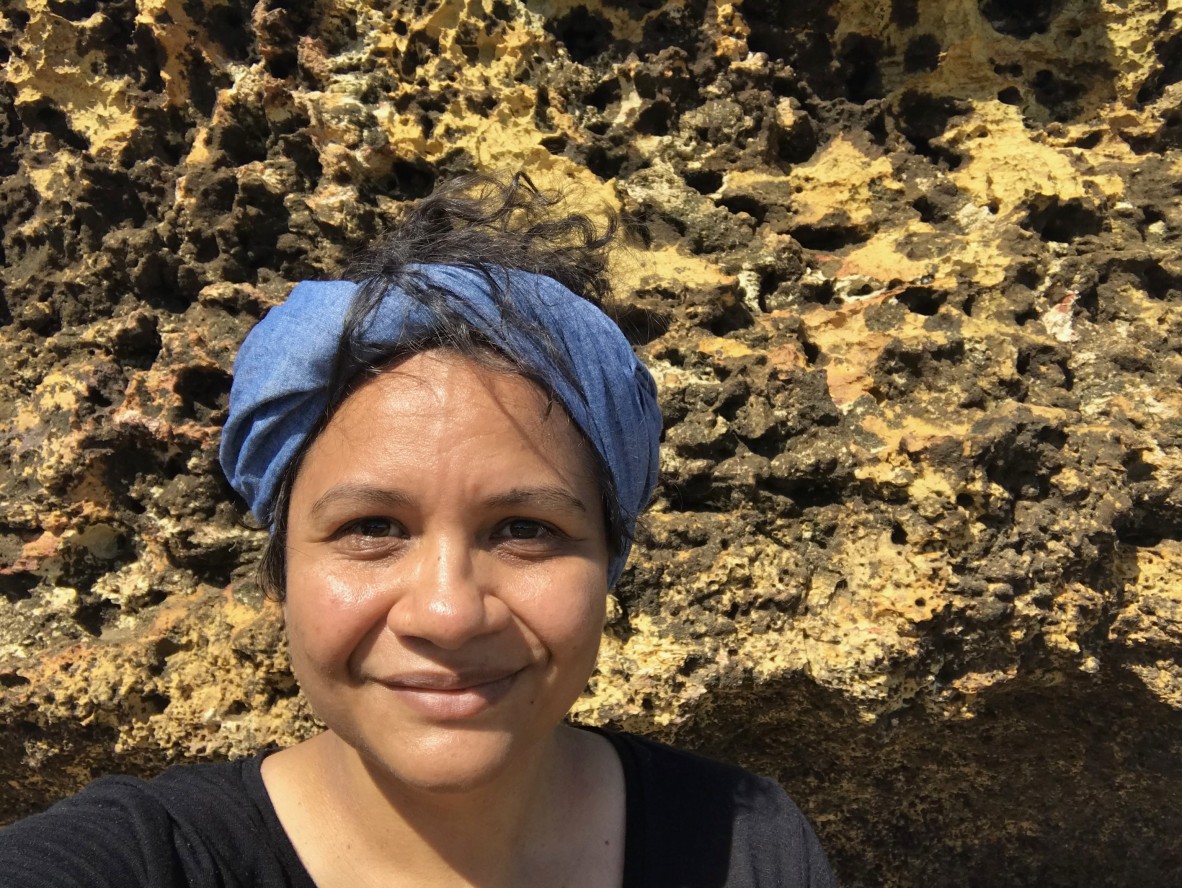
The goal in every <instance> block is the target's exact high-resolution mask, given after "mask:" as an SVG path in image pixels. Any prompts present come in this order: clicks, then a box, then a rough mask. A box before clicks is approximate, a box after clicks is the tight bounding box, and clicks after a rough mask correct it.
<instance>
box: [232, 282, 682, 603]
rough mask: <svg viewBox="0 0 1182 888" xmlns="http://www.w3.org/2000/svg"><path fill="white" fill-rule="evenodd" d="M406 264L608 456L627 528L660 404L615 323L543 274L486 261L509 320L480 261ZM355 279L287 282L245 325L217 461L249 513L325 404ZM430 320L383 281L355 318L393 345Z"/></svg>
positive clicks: (265, 506)
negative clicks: (376, 297)
mask: <svg viewBox="0 0 1182 888" xmlns="http://www.w3.org/2000/svg"><path fill="white" fill-rule="evenodd" d="M410 270H411V271H412V272H414V273H417V274H419V275H421V276H423V277H424V278H425V280H426V281H427V282H428V283H429V284H431V285H433V286H435V287H438V288H439V289H440V290H441V291H446V292H449V293H452V294H456V295H457V296H458V297H460V298H459V299H456V300H451V305H450V307H451V308H452V309H453V310H455V311H456V312H457V313H458V314H459V315H460V316H461V317H463V318H464V319H465V320H466V321H467V322H468V323H469V324H470V325H471V326H472V327H473V328H474V329H475V330H477V331H478V332H480V333H481V334H482V335H483V336H484V337H485V338H487V340H488V341H489V342H490V343H492V344H493V345H494V346H496V347H497V348H498V349H500V350H501V351H503V352H504V353H505V354H506V355H508V356H510V357H511V358H513V359H515V360H517V361H519V362H520V363H521V364H523V365H524V366H526V367H528V368H529V369H530V370H531V371H532V372H533V373H534V374H535V375H536V376H537V378H538V379H541V380H543V381H544V382H545V384H546V385H547V386H548V387H549V388H550V391H551V392H552V394H553V395H554V396H555V397H556V398H557V399H558V401H559V402H560V403H561V404H562V406H563V407H565V408H566V412H567V413H568V414H570V417H571V419H572V420H574V423H575V425H577V426H578V427H579V429H580V430H581V431H582V432H583V434H584V435H586V436H587V439H588V440H589V441H590V442H591V445H592V446H593V447H594V448H595V451H596V452H597V453H598V454H599V456H600V458H601V459H602V460H603V463H604V465H605V466H607V469H608V472H609V473H610V474H611V478H612V482H613V483H614V485H615V488H616V494H617V496H618V497H619V500H620V503H621V504H622V506H623V510H624V520H625V525H626V529H627V533H628V535H629V536H631V533H632V530H633V528H634V527H635V524H636V518H637V516H638V515H639V514H640V512H641V511H642V510H643V509H644V507H645V506H646V505H647V503H648V499H649V497H650V496H651V495H652V491H653V487H654V486H655V485H656V481H657V443H658V441H659V439H660V434H661V413H660V409H659V408H658V406H657V398H656V386H655V385H654V384H653V379H652V376H650V375H649V372H648V370H646V369H645V367H644V365H643V364H641V363H640V361H638V360H637V359H636V356H635V355H634V354H633V352H632V347H631V346H630V345H629V344H628V341H627V340H626V339H625V338H624V335H623V334H622V333H621V332H620V330H619V328H618V327H617V326H616V325H615V323H613V322H612V320H611V319H610V318H608V317H607V315H605V314H604V313H603V312H601V311H600V310H599V309H598V308H596V307H595V306H594V305H592V304H591V303H590V302H588V301H587V300H585V299H582V298H580V297H579V296H577V295H575V294H574V293H572V292H571V291H570V290H568V289H567V288H566V287H564V286H562V284H560V283H558V282H557V281H555V280H553V279H552V278H548V277H543V276H541V275H537V274H531V273H529V272H524V271H516V270H510V269H493V270H492V271H493V272H494V274H495V276H496V279H497V283H498V284H500V286H501V287H502V288H503V289H504V290H505V292H506V293H508V294H509V295H508V297H507V298H508V300H509V303H510V305H511V310H512V311H513V313H514V315H515V321H516V323H510V322H506V321H505V319H504V316H503V314H502V309H501V303H500V302H499V301H498V300H497V299H496V298H495V296H494V294H493V292H492V291H491V288H490V281H489V279H488V277H486V276H485V275H483V274H481V273H480V272H478V271H476V270H474V269H469V268H463V267H458V266H449V265H418V266H412V267H411V269H410ZM358 289H359V288H358V285H357V284H354V283H351V282H348V281H328V282H322V283H315V282H304V283H301V284H297V285H296V287H295V288H294V289H293V290H292V291H291V295H290V296H288V298H287V301H286V302H284V303H283V304H282V305H278V306H276V307H275V308H273V309H271V311H270V312H268V313H267V316H266V317H265V318H263V320H262V321H260V322H259V324H258V325H257V326H256V327H255V328H254V329H253V330H251V332H250V335H249V336H247V337H246V341H245V342H243V343H242V348H241V349H240V350H239V352H238V357H237V359H236V360H235V362H234V386H233V388H232V389H231V391H230V416H229V419H228V420H227V421H226V425H225V428H224V429H223V430H222V442H221V451H220V458H221V464H222V469H223V470H224V471H225V473H226V477H227V478H228V479H229V481H230V484H231V486H232V487H233V488H234V489H235V490H237V491H238V492H239V493H240V494H242V496H243V498H245V500H246V502H247V503H248V504H249V505H250V509H251V511H252V512H253V513H254V515H255V517H256V518H258V519H259V520H260V521H263V522H265V523H266V524H268V525H271V524H273V523H274V515H273V511H274V508H275V497H276V494H277V492H278V488H279V482H280V479H281V478H282V477H283V473H284V471H285V470H286V469H287V467H288V465H289V464H290V462H291V460H292V459H293V458H294V457H295V455H296V453H297V452H298V451H299V449H300V447H301V446H302V445H303V443H304V441H305V439H306V438H307V437H308V435H309V434H310V433H311V432H312V430H313V429H314V428H315V427H316V425H317V423H319V422H320V420H321V419H322V417H323V415H324V411H325V409H326V407H327V406H328V398H329V386H330V384H331V383H332V375H333V368H334V364H335V361H336V357H337V350H338V347H339V345H340V341H341V334H342V331H343V329H344V326H345V319H346V316H347V315H348V313H349V309H350V307H351V306H352V304H353V301H354V298H355V297H356V295H357V293H358ZM435 321H436V317H435V315H434V314H433V313H432V312H431V310H430V309H428V308H427V307H426V306H424V305H423V304H422V303H420V302H419V301H417V300H415V299H413V298H412V297H410V296H408V295H407V294H406V293H404V292H403V291H401V290H400V289H397V288H396V289H392V290H390V291H389V292H387V293H386V294H385V295H384V297H383V298H382V300H381V302H380V303H379V304H378V307H377V308H376V309H375V310H374V311H373V312H372V313H371V314H370V315H369V316H368V318H367V320H366V322H365V323H364V324H363V325H362V335H361V340H362V342H363V343H364V344H365V345H367V346H377V347H388V348H390V349H393V348H395V347H397V345H399V344H400V343H406V342H412V341H414V340H416V339H418V338H420V337H422V336H424V335H426V334H428V333H429V332H430V331H431V330H432V328H433V327H434V324H435ZM534 330H540V331H544V335H542V336H539V335H537V334H535V333H534V332H533V331H534ZM547 338H548V339H549V342H547V341H546V339H547ZM556 351H557V354H556V353H555V352H556ZM563 362H565V365H566V366H565V367H563V366H562V363H563ZM629 548H630V545H629V543H628V542H627V541H625V544H624V547H623V550H622V551H621V552H620V554H619V555H617V556H616V557H615V558H613V559H612V562H611V564H610V565H609V566H608V580H609V583H610V584H612V585H614V584H615V582H616V580H618V579H619V578H620V574H621V573H623V570H624V563H625V561H626V560H627V558H628V550H629Z"/></svg>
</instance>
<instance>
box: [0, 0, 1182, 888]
mask: <svg viewBox="0 0 1182 888" xmlns="http://www.w3.org/2000/svg"><path fill="white" fill-rule="evenodd" d="M1176 6H1177V4H1175V3H1173V2H1170V3H1164V2H1152V0H1122V2H1116V0H1056V2H1050V3H1039V4H1023V3H1015V2H1002V0H977V2H970V0H893V2H891V3H889V4H883V3H873V2H869V0H804V2H799V3H780V2H774V0H742V2H730V3H725V2H721V0H719V2H715V0H680V2H675V3H668V4H658V3H636V4H632V3H620V2H614V0H585V2H574V0H529V2H520V0H472V2H466V3H453V2H441V0H426V2H423V0H418V2H411V0H389V2H381V3H372V2H368V0H331V2H326V3H317V4H279V3H273V2H269V0H262V2H258V3H249V2H246V0H217V2H210V3H207V4H193V3H180V2H174V0H138V2H132V0H93V2H75V0H17V2H15V3H9V4H7V5H6V6H5V7H4V9H3V11H0V61H3V62H4V63H5V67H4V74H3V75H2V76H3V83H2V85H0V177H2V182H0V225H2V227H3V235H2V241H0V263H2V266H3V268H2V271H0V323H2V324H3V336H2V338H0V357H2V361H0V366H2V367H3V373H2V374H0V390H2V392H3V396H2V397H0V448H3V450H4V452H5V454H6V459H5V460H4V461H3V463H2V464H0V502H3V513H2V519H0V591H2V592H3V595H4V599H5V604H6V607H5V611H4V616H3V617H2V618H0V685H2V686H3V689H4V690H3V698H2V702H0V713H2V715H3V719H4V724H5V728H4V731H3V733H2V734H0V778H2V779H0V816H2V817H3V818H5V819H11V818H13V817H16V816H19V815H22V814H25V813H28V812H31V811H34V810H36V809H38V808H41V807H43V806H44V805H45V804H47V803H48V802H49V801H50V800H52V799H53V798H55V797H57V796H59V795H61V794H63V793H66V792H69V791H71V790H73V789H76V788H77V787H79V786H80V785H82V784H83V783H84V782H85V781H87V780H88V779H90V778H92V777H94V776H96V775H98V774H101V773H108V772H114V771H124V772H133V773H142V774H148V773H153V772H155V771H157V770H159V769H160V768H161V767H163V766H165V765H166V764H168V763H171V762H178V761H192V760H198V759H208V758H218V757H225V756H236V755H244V754H248V753H250V752H252V751H253V750H255V749H258V748H259V747H261V746H264V745H267V744H275V743H279V744H282V743H287V742H291V741H294V740H296V739H298V738H300V737H304V736H307V735H308V734H309V733H310V732H312V731H314V730H315V729H316V726H315V722H314V719H313V717H312V716H311V714H310V713H309V711H308V710H307V708H306V706H305V704H304V703H303V701H302V699H301V698H300V696H299V694H298V690H297V689H296V687H295V686H294V684H293V682H292V680H291V678H290V677H289V675H288V672H287V668H286V657H285V653H284V643H283V638H282V631H281V626H280V621H279V614H278V611H277V608H276V607H275V606H274V605H271V604H269V603H267V602H265V601H264V599H263V597H262V595H261V594H260V592H259V590H258V587H257V584H256V583H255V581H254V579H253V564H254V561H255V559H256V558H257V556H258V553H259V551H260V548H261V546H262V543H263V541H264V532H263V531H261V530H259V529H257V528H256V527H254V526H252V525H251V524H250V523H249V522H248V521H244V509H243V505H242V503H241V502H240V501H238V500H237V499H236V498H235V496H234V494H233V493H232V492H231V491H230V490H229V489H228V487H227V486H226V484H225V481H224V480H223V479H222V477H221V475H220V473H219V471H218V469H217V465H216V446H217V440H218V428H219V425H220V423H221V422H222V421H223V420H224V417H225V410H226V396H227V392H228V389H229V383H230V372H231V368H232V361H233V356H234V353H235V350H236V348H237V345H238V343H239V342H240V341H241V339H242V337H243V336H244V335H245V333H246V331H247V330H248V329H249V328H250V326H251V325H252V324H253V323H254V322H255V321H256V320H257V319H258V318H259V317H260V316H261V315H262V313H263V312H265V311H266V309H267V308H268V307H269V306H270V305H273V304H275V303H276V302H278V301H279V300H281V299H282V298H283V296H284V295H285V293H286V291H287V290H288V289H289V287H290V285H291V284H292V283H293V282H295V281H297V280H300V279H303V278H307V277H314V276H320V275H325V274H328V273H330V272H331V270H332V269H333V268H334V267H336V266H337V264H338V263H339V262H340V261H341V260H342V259H343V258H345V257H346V256H347V255H348V254H349V253H350V252H352V251H353V250H355V249H356V248H358V247H359V246H361V245H363V244H364V243H365V242H366V241H367V240H368V239H369V238H371V237H372V236H373V235H374V234H375V233H377V232H379V231H380V230H381V229H382V227H383V226H384V225H386V224H387V223H389V222H390V221H391V220H393V219H394V218H395V217H396V216H397V214H398V212H399V211H400V208H401V207H402V206H403V205H404V203H405V202H406V201H409V200H412V199H414V198H417V197H420V196H423V195H425V194H427V193H429V191H430V190H431V188H432V187H433V185H434V183H436V182H437V181H440V180H441V179H444V178H446V177H449V176H452V175H455V174H457V173H461V172H465V171H469V170H473V169H492V170H510V171H513V170H516V169H525V170H528V171H529V173H530V175H531V176H533V178H534V179H535V181H537V182H538V183H539V184H540V185H542V186H544V187H560V188H563V189H565V190H567V191H568V192H570V193H572V195H573V196H574V197H573V199H574V200H575V201H576V202H579V203H580V204H583V205H586V206H589V207H592V208H594V207H596V206H606V207H609V208H611V209H614V210H616V211H618V212H620V213H621V214H622V215H623V217H624V219H625V220H626V221H627V222H628V223H629V225H630V227H631V228H632V230H633V231H634V232H635V234H636V235H637V239H638V241H639V245H638V246H635V247H634V248H633V250H632V251H631V253H630V254H629V255H627V256H625V257H623V259H622V260H621V262H620V263H619V274H618V278H619V283H620V287H619V290H620V296H621V305H620V308H619V312H620V318H621V321H622V323H623V324H624V326H625V328H626V329H627V331H628V333H629V335H630V336H631V337H632V338H633V340H634V342H635V344H636V345H637V347H638V349H639V351H640V352H641V354H642V355H643V356H644V358H645V360H646V362H647V363H648V365H649V366H650V367H651V368H652V370H653V373H654V376H655V377H656V380H657V383H658V386H659V388H660V394H661V399H662V403H663V406H664V409H665V412H666V416H667V420H666V432H665V439H664V443H663V445H662V457H663V461H664V464H663V471H664V474H663V478H662V483H661V486H660V488H659V491H658V494H657V497H656V501H655V504H654V507H653V509H652V511H651V513H650V514H649V515H648V517H647V518H646V519H645V521H644V523H643V525H642V527H641V528H640V530H639V532H638V540H637V542H638V545H637V548H636V555H635V558H634V559H633V563H632V565H631V567H630V568H629V570H628V572H627V574H626V575H625V578H624V580H623V581H622V582H621V584H620V585H619V587H618V588H617V590H616V592H615V594H614V596H613V599H612V602H611V605H612V607H611V620H610V623H609V625H608V626H607V628H606V633H605V638H604V646H603V657H602V663H601V667H600V670H599V671H598V673H597V674H596V675H595V676H594V677H593V679H592V682H591V684H590V686H589V688H588V691H587V693H586V695H585V696H584V697H583V698H582V699H581V700H580V701H579V703H578V704H577V707H576V711H575V717H576V718H578V719H581V720H584V721H587V722H592V723H598V724H609V725H614V726H617V727H621V728H625V729H628V730H633V731H638V732H642V733H647V734H653V735H656V736H658V737H661V738H664V739H667V740H671V741H674V742H678V743H680V744H683V745H686V746H689V747H693V748H697V749H701V750H704V751H707V752H709V753H711V754H714V755H718V756H722V757H727V758H731V759H734V760H738V761H741V762H743V763H745V764H747V765H748V766H750V767H753V768H756V769H758V770H761V771H763V772H765V773H768V774H771V775H773V776H775V777H777V778H778V779H780V780H781V781H782V782H783V783H784V784H785V786H787V787H788V788H789V790H790V791H791V792H792V794H793V795H794V796H795V797H796V798H797V800H798V801H799V802H800V804H801V805H802V807H803V808H804V809H805V810H806V812H807V813H809V815H810V816H811V817H812V818H813V820H814V822H815V823H816V825H817V828H818V831H819V833H820V835H821V837H822V839H823V841H824V843H825V845H826V846H827V848H828V849H829V851H830V853H831V856H832V858H833V861H834V863H835V866H836V868H837V870H838V873H839V875H840V876H841V878H842V880H843V882H844V883H845V884H849V885H912V884H982V885H984V884H999V885H1000V884H1006V885H1039V886H1049V885H1078V884H1089V885H1124V884H1139V885H1168V884H1173V883H1174V880H1175V879H1176V873H1177V871H1178V869H1179V865H1180V864H1182V860H1180V856H1182V851H1179V847H1178V842H1177V836H1178V835H1179V834H1180V833H1182V814H1180V813H1179V809H1178V805H1177V803H1176V800H1177V798H1178V796H1179V794H1180V793H1182V766H1179V764H1178V763H1179V761H1180V760H1182V759H1180V756H1182V665H1180V664H1182V659H1180V657H1182V592H1180V591H1179V590H1180V588H1182V584H1180V580H1182V393H1180V391H1179V382H1180V381H1182V262H1180V261H1179V259H1178V256H1177V252H1178V250H1177V245H1178V243H1179V236H1180V234H1182V210H1180V209H1179V207H1180V204H1179V201H1178V194H1179V192H1180V191H1182V153H1180V148H1182V135H1180V133H1182V82H1180V81H1182V19H1180V18H1179V15H1180V14H1182V9H1179V8H1175V7H1176Z"/></svg>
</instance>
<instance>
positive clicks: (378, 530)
mask: <svg viewBox="0 0 1182 888" xmlns="http://www.w3.org/2000/svg"><path fill="white" fill-rule="evenodd" d="M397 532H398V526H397V525H396V524H395V523H394V522H393V521H391V520H390V519H388V518H361V519H359V520H357V521H353V522H350V523H349V524H347V525H345V527H344V528H343V530H342V533H343V534H346V535H356V536H362V537H388V536H393V535H394V534H396V533H397Z"/></svg>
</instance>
